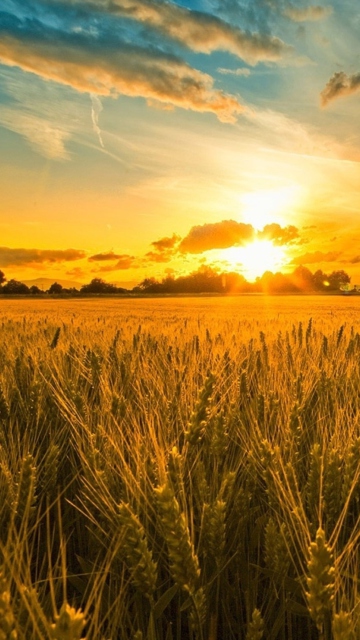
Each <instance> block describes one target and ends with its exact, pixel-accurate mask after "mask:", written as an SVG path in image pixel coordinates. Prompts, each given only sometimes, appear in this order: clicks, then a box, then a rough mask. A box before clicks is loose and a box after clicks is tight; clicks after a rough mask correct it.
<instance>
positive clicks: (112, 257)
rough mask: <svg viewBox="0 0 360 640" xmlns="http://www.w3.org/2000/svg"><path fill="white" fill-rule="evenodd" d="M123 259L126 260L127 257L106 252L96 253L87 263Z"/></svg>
mask: <svg viewBox="0 0 360 640" xmlns="http://www.w3.org/2000/svg"><path fill="white" fill-rule="evenodd" d="M124 257H125V258H128V257H129V256H126V255H125V256H124V254H118V253H114V252H113V251H108V252H107V253H97V254H95V255H94V256H90V257H89V258H88V260H89V262H104V261H106V260H121V259H122V258H124Z"/></svg>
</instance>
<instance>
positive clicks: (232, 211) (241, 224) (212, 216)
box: [0, 0, 360, 286]
mask: <svg viewBox="0 0 360 640" xmlns="http://www.w3.org/2000/svg"><path fill="white" fill-rule="evenodd" d="M359 31H360V8H359V7H357V6H354V3H352V2H351V0H346V1H343V2H340V0H334V1H331V2H321V3H316V4H313V3H311V2H306V1H305V0H301V1H300V0H298V1H297V2H290V1H289V0H233V1H228V2H222V1H220V0H178V2H174V1H169V2H164V1H163V0H126V1H125V0H115V1H114V2H113V3H110V4H109V3H106V2H102V1H95V0H89V1H86V2H85V0H71V1H70V0H22V1H21V2H20V0H4V2H3V7H2V11H1V12H0V33H1V43H0V78H1V83H0V85H1V86H0V105H1V108H0V145H1V148H2V149H4V150H6V153H3V154H2V159H1V172H0V186H1V190H2V195H3V197H2V216H1V220H0V233H1V240H0V269H1V270H2V271H3V272H4V273H5V275H6V277H7V278H8V279H10V278H14V279H16V280H19V281H21V282H22V281H32V280H35V279H37V278H46V279H51V280H52V281H53V282H55V281H58V280H62V281H76V282H78V283H79V284H85V283H87V282H90V281H91V280H92V279H93V278H102V279H105V280H111V281H112V282H117V283H119V285H118V286H122V285H121V283H125V282H127V283H134V282H136V283H140V282H141V281H142V280H144V279H145V278H148V277H155V278H156V279H157V280H161V279H162V278H165V277H166V276H167V275H172V276H174V277H175V278H178V277H179V276H183V275H187V274H189V273H191V272H194V271H196V270H197V269H199V268H201V266H207V267H210V268H212V269H215V270H218V271H236V272H237V273H239V274H242V275H243V276H244V277H245V278H246V279H247V280H248V281H250V282H251V281H255V280H256V278H257V277H259V276H260V275H261V274H262V273H263V272H265V271H272V272H274V273H275V272H281V273H284V274H287V273H290V272H292V271H293V270H294V269H295V268H296V267H297V266H298V265H303V266H305V267H307V268H308V269H310V270H311V271H312V272H315V271H316V270H318V269H321V270H322V271H324V272H326V273H330V272H333V271H335V270H344V271H346V273H348V274H349V276H350V277H351V282H352V283H356V282H358V281H360V235H359V234H358V214H359V202H360V133H359V130H358V126H357V117H358V108H359V99H360V97H359V92H360V71H359V68H358V67H357V66H356V65H357V61H356V59H355V58H354V55H353V51H354V47H355V46H356V43H357V42H358V38H359ZM134 286H135V285H134Z"/></svg>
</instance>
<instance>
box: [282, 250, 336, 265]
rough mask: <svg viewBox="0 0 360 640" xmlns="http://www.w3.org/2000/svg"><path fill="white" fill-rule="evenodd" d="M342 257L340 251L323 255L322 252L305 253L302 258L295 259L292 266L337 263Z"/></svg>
mask: <svg viewBox="0 0 360 640" xmlns="http://www.w3.org/2000/svg"><path fill="white" fill-rule="evenodd" d="M339 255H340V252H339V251H328V253H323V252H322V251H313V252H309V253H304V254H303V255H301V256H297V257H296V258H293V260H292V261H291V263H292V264H317V263H320V262H336V260H337V259H338V257H339Z"/></svg>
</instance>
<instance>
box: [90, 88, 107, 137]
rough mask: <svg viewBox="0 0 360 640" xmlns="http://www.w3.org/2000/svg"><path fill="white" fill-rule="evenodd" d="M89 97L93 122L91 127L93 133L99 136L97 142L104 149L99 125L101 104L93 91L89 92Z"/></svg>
mask: <svg viewBox="0 0 360 640" xmlns="http://www.w3.org/2000/svg"><path fill="white" fill-rule="evenodd" d="M90 98H91V120H92V123H93V128H94V131H95V133H96V134H97V137H98V138H99V142H100V144H101V146H102V148H103V149H104V143H103V140H102V137H101V129H100V127H99V115H100V113H101V112H102V110H103V106H102V104H101V100H100V98H99V97H98V96H96V95H94V94H93V93H90Z"/></svg>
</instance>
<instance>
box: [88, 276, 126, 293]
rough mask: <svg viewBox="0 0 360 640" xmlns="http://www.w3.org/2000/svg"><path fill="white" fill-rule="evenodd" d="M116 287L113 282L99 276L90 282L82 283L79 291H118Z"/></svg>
mask: <svg viewBox="0 0 360 640" xmlns="http://www.w3.org/2000/svg"><path fill="white" fill-rule="evenodd" d="M118 291H119V290H118V288H117V287H116V286H115V285H114V284H110V283H108V282H105V281H104V280H102V279H101V278H93V280H91V282H90V284H84V285H83V286H82V287H81V289H80V293H118Z"/></svg>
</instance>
